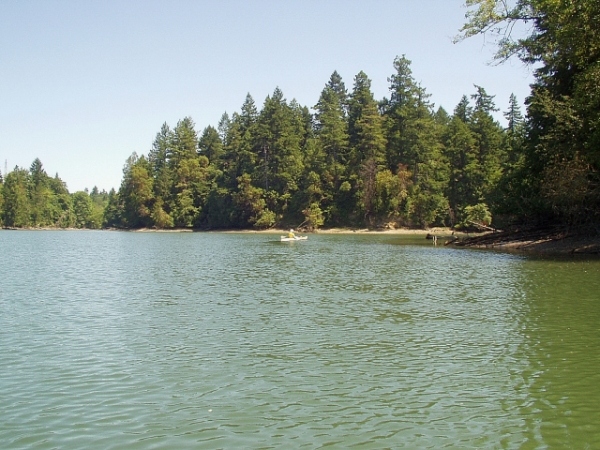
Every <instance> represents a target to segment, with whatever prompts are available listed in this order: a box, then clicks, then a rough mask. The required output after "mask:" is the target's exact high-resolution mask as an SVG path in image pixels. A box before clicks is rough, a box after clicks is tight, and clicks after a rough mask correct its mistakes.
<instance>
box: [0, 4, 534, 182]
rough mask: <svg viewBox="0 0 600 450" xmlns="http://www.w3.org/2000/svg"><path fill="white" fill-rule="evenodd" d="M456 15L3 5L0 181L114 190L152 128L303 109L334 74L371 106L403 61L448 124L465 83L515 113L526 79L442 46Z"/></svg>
mask: <svg viewBox="0 0 600 450" xmlns="http://www.w3.org/2000/svg"><path fill="white" fill-rule="evenodd" d="M465 12H466V9H465V8H464V6H463V1H462V0H369V1H365V0H362V1H358V0H356V1H355V0H318V1H317V0H297V1H291V0H289V1H288V0H277V1H275V0H273V1H270V0H269V1H267V0H222V1H218V2H217V1H203V0H196V1H192V0H171V1H168V2H167V1H164V0H163V1H155V0H143V1H142V0H101V1H100V0H98V1H91V0H77V1H75V0H73V1H66V0H43V1H39V0H2V1H1V2H0V80H1V82H0V162H1V165H0V171H1V172H2V173H3V174H4V173H5V170H4V169H5V161H6V162H7V165H8V170H9V171H10V170H12V168H14V167H15V166H16V165H18V166H20V167H25V168H28V167H29V166H30V165H31V163H32V161H33V160H34V159H35V158H40V159H41V161H42V163H43V164H44V167H45V169H46V171H47V172H48V174H50V175H52V176H53V175H54V174H55V173H57V172H58V174H59V176H60V177H61V178H62V179H63V181H65V182H66V183H67V186H68V188H69V190H70V192H75V191H77V190H82V189H84V188H86V187H87V188H89V189H91V188H92V187H93V186H98V188H100V189H106V190H109V189H110V188H112V187H114V188H115V189H118V187H119V184H120V182H121V178H122V168H123V165H124V163H125V160H126V159H127V157H128V156H129V155H130V154H131V153H132V152H137V153H138V154H140V155H141V154H147V153H148V151H149V150H150V148H151V146H152V142H153V140H154V138H155V136H156V133H157V132H158V131H159V130H160V127H161V125H162V124H163V123H164V122H167V123H168V124H169V125H170V126H171V127H173V126H175V125H176V123H177V121H178V120H180V119H182V118H184V117H186V116H190V117H192V118H193V120H194V122H195V123H196V128H197V130H198V132H201V131H202V129H204V127H206V126H208V125H213V126H216V125H217V123H218V121H219V118H220V117H221V115H222V114H223V113H224V112H225V111H227V112H228V113H229V114H231V113H233V112H235V111H239V110H240V107H241V105H242V103H243V102H244V99H245V97H246V94H247V93H250V94H251V95H252V97H253V98H254V100H255V102H256V104H257V106H258V107H259V109H260V108H261V107H262V104H263V101H264V99H265V98H266V96H267V95H269V94H271V93H272V92H273V90H274V89H275V88H276V87H279V88H280V89H281V90H282V91H283V93H284V95H285V97H286V98H287V99H288V100H292V99H294V98H295V99H296V100H297V101H298V102H299V103H300V104H301V105H305V106H308V107H312V106H314V105H315V104H316V103H317V101H318V98H319V94H320V92H321V90H322V89H323V86H324V85H325V83H326V82H327V81H328V80H329V77H330V75H331V73H332V72H333V71H334V70H337V71H338V72H339V73H340V75H341V76H342V78H343V80H344V82H345V84H346V87H347V88H348V90H351V89H352V86H353V79H354V76H355V75H356V74H357V73H358V72H360V71H361V70H362V71H364V72H365V73H366V74H367V75H368V76H369V78H370V79H371V80H372V90H373V92H374V94H375V97H376V98H377V99H381V98H383V97H384V96H386V97H388V96H389V94H388V87H389V83H388V81H387V78H388V77H389V76H390V75H392V73H393V67H392V63H393V61H394V58H395V57H396V56H397V55H403V54H404V55H406V57H407V58H408V59H410V60H411V61H412V66H411V67H412V70H413V75H414V77H415V78H416V79H417V80H418V81H419V82H420V83H421V84H422V86H423V87H425V88H426V90H427V92H428V93H429V94H431V100H432V101H433V102H434V103H435V104H436V105H437V106H443V107H444V108H445V109H446V110H447V111H448V112H449V113H451V112H452V110H453V109H454V107H455V106H456V104H457V103H458V101H459V100H460V98H461V97H462V95H465V94H466V95H471V94H472V93H474V91H475V89H474V87H473V85H474V84H477V85H480V86H483V87H484V88H485V89H486V91H487V92H488V93H489V94H491V95H495V96H496V97H495V100H496V105H497V106H498V107H499V108H500V109H501V110H506V109H507V105H508V98H509V96H510V94H511V93H514V94H515V95H517V98H518V99H519V100H520V101H521V102H522V101H524V99H525V97H526V96H527V95H528V94H529V84H530V83H531V82H532V76H531V71H530V70H529V69H528V68H526V67H524V66H523V65H522V64H521V63H520V62H518V61H510V62H508V63H505V64H504V65H501V66H491V65H489V62H490V61H491V60H492V55H493V51H494V47H493V45H492V44H491V43H490V42H486V40H485V39H484V38H483V37H475V38H471V39H469V40H467V41H464V42H462V43H459V44H453V43H452V37H453V36H455V35H456V34H457V33H458V30H459V29H460V27H461V26H462V24H463V23H464V15H465ZM498 119H499V120H501V119H502V115H501V112H500V113H498Z"/></svg>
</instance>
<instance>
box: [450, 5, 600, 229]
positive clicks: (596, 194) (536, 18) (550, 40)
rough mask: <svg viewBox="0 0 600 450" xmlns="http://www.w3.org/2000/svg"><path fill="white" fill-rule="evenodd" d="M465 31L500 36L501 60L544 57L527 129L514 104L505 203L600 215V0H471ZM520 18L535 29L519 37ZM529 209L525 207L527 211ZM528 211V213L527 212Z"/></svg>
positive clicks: (583, 216)
mask: <svg viewBox="0 0 600 450" xmlns="http://www.w3.org/2000/svg"><path fill="white" fill-rule="evenodd" d="M467 6H468V7H470V8H471V9H470V11H469V12H468V14H467V23H466V24H465V26H464V27H463V28H462V30H461V31H462V35H461V36H460V37H459V38H465V37H469V36H473V35H476V34H486V35H488V36H492V37H493V39H495V40H496V43H497V45H498V51H497V54H496V59H497V60H499V61H503V60H505V59H507V58H508V57H510V56H512V55H516V56H518V57H519V58H520V59H521V60H522V61H524V62H525V63H528V64H530V63H536V69H535V78H536V80H535V83H534V84H533V86H532V93H531V96H530V97H529V99H528V105H529V108H528V116H527V127H526V128H527V134H526V135H524V136H523V135H521V134H519V132H520V131H521V130H519V128H518V126H517V127H516V129H515V127H513V125H518V122H519V121H518V120H516V121H515V120H513V119H515V118H516V119H518V116H515V115H513V114H511V112H510V111H509V115H508V118H509V131H508V134H509V145H510V146H511V151H512V152H513V153H512V154H511V155H510V158H509V162H510V163H512V167H509V170H508V171H507V172H508V175H507V177H505V178H504V179H502V180H501V183H500V186H501V188H503V189H507V192H506V194H507V195H506V196H505V197H507V200H508V201H507V202H505V204H504V206H505V207H506V206H507V205H513V206H514V207H518V208H519V211H517V213H518V214H520V215H529V216H531V215H536V216H538V218H546V219H548V218H550V220H553V221H560V222H566V223H577V222H590V221H592V222H597V221H598V220H599V219H600V152H598V148H599V144H600V90H599V89H598V86H600V63H599V62H598V53H599V49H600V33H599V32H598V30H600V2H598V1H597V0H578V1H572V2H571V1H569V2H567V1H562V0H517V1H516V2H514V3H513V4H509V3H507V2H504V1H500V0H468V1H467ZM519 22H523V23H526V24H528V25H530V32H529V34H528V35H525V36H522V37H513V35H512V33H511V30H513V29H514V27H515V25H516V24H517V23H519ZM522 211H523V212H522ZM525 211H526V212H525Z"/></svg>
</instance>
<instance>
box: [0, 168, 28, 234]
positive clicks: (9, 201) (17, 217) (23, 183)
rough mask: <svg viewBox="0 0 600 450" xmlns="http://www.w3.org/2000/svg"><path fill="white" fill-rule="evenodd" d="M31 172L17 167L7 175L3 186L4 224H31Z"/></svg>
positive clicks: (9, 225)
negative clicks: (28, 193)
mask: <svg viewBox="0 0 600 450" xmlns="http://www.w3.org/2000/svg"><path fill="white" fill-rule="evenodd" d="M28 184H29V172H28V171H27V170H25V169H21V168H19V167H15V168H14V170H13V171H12V172H10V173H8V174H7V175H6V179H5V181H4V186H3V194H4V195H3V197H4V213H3V216H4V224H5V225H6V226H8V227H18V228H21V227H26V226H29V225H30V209H31V206H30V202H29V196H28V195H27V186H28Z"/></svg>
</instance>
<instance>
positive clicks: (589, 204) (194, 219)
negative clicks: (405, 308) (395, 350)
mask: <svg viewBox="0 0 600 450" xmlns="http://www.w3.org/2000/svg"><path fill="white" fill-rule="evenodd" d="M507 5H508V4H507V3H506V2H502V1H493V0H468V1H467V6H469V7H471V9H470V11H469V12H468V14H467V23H466V24H465V26H464V27H463V29H462V30H461V32H462V34H461V35H460V36H459V39H462V38H468V37H469V36H473V35H476V34H482V33H483V34H492V35H494V36H496V37H497V44H498V52H497V55H496V57H497V59H498V60H500V61H501V60H505V59H507V58H509V57H511V56H517V57H519V58H520V59H521V60H522V61H524V62H525V63H527V64H535V83H534V84H533V85H532V91H531V95H530V96H529V98H528V99H527V100H526V104H527V114H526V115H525V116H524V115H523V113H522V112H521V110H520V108H519V102H518V100H517V99H516V98H515V97H514V96H511V97H510V99H506V100H507V107H506V110H505V111H504V112H503V113H504V117H505V118H506V122H507V126H506V127H502V126H501V125H500V123H499V122H498V121H497V120H495V118H494V113H495V112H496V111H498V107H497V105H496V103H495V99H494V96H492V95H490V94H488V93H487V92H486V90H485V89H484V88H483V87H481V86H474V88H473V92H471V93H465V95H464V96H463V97H462V99H461V101H460V102H459V103H458V104H457V105H455V107H454V109H453V110H452V112H451V113H448V112H447V111H446V110H444V109H443V108H441V107H438V108H435V107H434V105H433V104H432V103H431V102H430V95H429V94H428V93H427V91H426V89H425V87H423V86H421V85H420V84H419V83H417V82H416V80H415V77H414V76H413V74H412V70H411V62H410V61H409V60H408V59H407V58H406V57H405V56H402V57H397V58H396V59H395V60H394V61H393V70H392V71H391V72H392V73H391V74H390V77H389V78H388V82H389V98H387V97H386V98H383V99H381V100H377V99H375V98H374V95H373V93H372V91H371V80H370V79H369V78H368V76H367V75H366V74H365V73H363V72H360V73H359V74H357V75H356V76H355V77H354V80H353V85H352V88H351V89H347V88H346V86H345V83H344V81H343V80H342V78H341V77H340V75H339V74H338V73H337V72H333V74H332V75H331V77H330V79H329V81H328V82H327V83H326V84H325V86H324V88H323V89H322V91H321V94H320V96H319V98H318V100H317V102H316V104H315V105H314V106H312V108H309V107H307V106H302V105H299V104H298V103H297V102H296V101H295V100H291V101H288V100H287V99H286V98H285V97H284V94H283V92H281V90H280V89H278V88H276V89H275V90H274V92H273V93H272V95H269V96H268V97H267V98H266V99H265V100H264V102H263V104H262V107H261V108H260V109H259V107H257V105H256V104H255V102H254V99H253V98H252V96H251V95H250V94H248V95H247V97H246V99H245V101H244V102H243V104H242V105H241V108H240V111H239V112H234V113H233V114H232V115H228V114H227V113H225V114H223V116H222V118H221V120H220V121H219V123H218V124H217V126H216V127H214V126H210V125H209V126H207V127H205V128H204V129H203V130H202V131H198V130H197V129H196V125H195V124H194V122H193V120H192V119H191V118H190V117H186V118H183V119H181V120H180V121H179V122H178V123H177V124H176V125H175V126H174V127H171V126H169V125H168V124H164V125H163V126H162V128H161V129H160V131H158V133H157V134H156V137H155V139H154V143H153V145H152V148H151V149H150V150H149V152H148V154H147V155H141V156H139V155H137V154H136V153H133V154H132V155H131V156H130V157H129V158H128V160H127V161H126V163H125V166H124V169H123V179H122V183H121V186H120V188H119V190H118V191H114V190H111V192H110V193H106V192H98V190H97V189H93V190H92V192H91V193H88V192H76V193H75V194H72V195H71V194H69V193H68V191H67V189H66V188H65V184H64V183H63V182H62V181H61V180H60V178H59V177H58V175H57V176H56V177H54V178H51V177H49V176H48V175H47V174H46V173H45V171H44V170H43V168H42V164H41V162H40V161H39V160H36V161H34V162H33V164H32V165H31V167H30V169H29V170H26V169H22V168H18V167H16V168H15V169H14V170H13V171H12V172H10V173H8V174H5V178H4V179H2V178H1V177H0V183H2V185H1V189H0V193H1V194H0V211H1V214H0V220H1V221H2V223H3V225H4V226H9V227H23V226H33V227H38V226H56V227H72V226H74V227H89V228H98V227H118V228H140V227H155V228H172V227H193V228H201V229H222V228H250V227H254V228H269V227H272V226H289V225H292V226H295V227H298V226H303V227H306V228H307V229H315V228H319V227H322V226H328V227H331V226H369V227H377V226H405V227H428V226H431V225H446V226H468V225H469V224H472V223H479V224H484V225H485V224H490V223H491V221H492V216H493V217H494V222H495V223H500V224H501V225H502V226H504V225H506V224H509V223H517V222H537V223H542V222H543V223H561V224H581V223H597V222H598V219H599V217H598V216H599V213H600V183H599V182H600V179H599V174H598V169H599V168H600V151H599V146H600V90H599V86H600V61H599V53H600V31H599V30H600V5H599V3H598V2H597V1H595V0H593V1H592V0H581V1H578V2H564V1H560V0H519V1H517V2H516V3H515V4H514V6H510V7H509V6H507ZM517 22H523V23H525V24H527V25H529V26H530V28H531V32H530V34H529V35H527V36H525V37H523V38H519V39H512V38H511V30H512V29H513V28H514V25H515V23H517ZM311 111H312V112H311Z"/></svg>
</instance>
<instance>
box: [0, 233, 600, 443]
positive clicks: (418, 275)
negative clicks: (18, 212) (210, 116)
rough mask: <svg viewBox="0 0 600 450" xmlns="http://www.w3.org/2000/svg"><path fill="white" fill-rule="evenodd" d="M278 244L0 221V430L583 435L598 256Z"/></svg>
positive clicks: (538, 438)
mask: <svg viewBox="0 0 600 450" xmlns="http://www.w3.org/2000/svg"><path fill="white" fill-rule="evenodd" d="M277 239H278V236H269V235H255V234H218V233H215V234H198V233H182V234H172V233H164V234H163V233H159V234H143V233H119V232H9V231H3V232H0V252H1V253H2V255H3V261H11V263H10V264H6V263H2V264H1V265H0V280H2V281H1V283H2V286H1V288H2V290H1V292H0V308H1V311H2V314H1V316H0V342H2V344H3V345H2V346H0V386H1V391H0V392H1V393H2V395H0V411H1V412H2V420H1V421H0V442H3V443H7V444H8V448H83V447H85V448H103V449H104V448H152V447H160V448H240V447H241V448H299V447H303V446H304V447H307V448H321V447H327V446H330V447H333V448H349V447H355V448H398V447H403V446H404V447H406V448H436V449H437V448H600V425H599V424H600V411H599V410H598V408H597V405H598V404H600V391H599V389H598V386H600V379H599V375H598V374H599V373H600V358H599V356H600V355H599V353H600V352H599V349H600V332H599V327H598V323H600V321H599V319H600V305H599V296H598V292H600V289H599V288H600V285H599V283H600V264H599V262H598V261H590V260H587V261H584V260H582V261H575V260H556V261H552V260H543V259H533V258H526V257H524V256H521V255H514V254H502V253H493V252H487V251H468V250H456V249H451V248H445V247H435V248H434V247H433V246H431V245H430V243H429V242H424V240H422V239H419V240H415V238H404V237H390V236H385V235H382V236H360V235H359V236H356V235H352V236H348V235H344V236H340V235H313V236H311V237H310V238H309V240H308V241H305V242H301V243H291V245H290V244H289V243H284V244H282V243H280V242H277ZM407 244H408V245H407ZM426 244H429V245H426ZM5 447H6V446H5Z"/></svg>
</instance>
